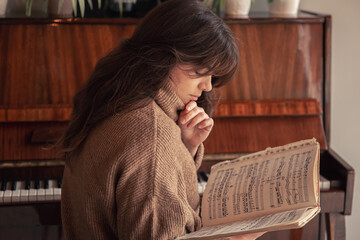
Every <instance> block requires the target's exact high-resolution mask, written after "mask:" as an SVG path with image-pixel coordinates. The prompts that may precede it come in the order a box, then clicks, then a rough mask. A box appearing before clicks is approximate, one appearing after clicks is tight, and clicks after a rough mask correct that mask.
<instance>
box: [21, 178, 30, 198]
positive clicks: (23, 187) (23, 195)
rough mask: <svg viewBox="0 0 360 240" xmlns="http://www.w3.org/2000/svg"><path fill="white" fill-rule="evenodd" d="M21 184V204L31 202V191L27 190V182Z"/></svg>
mask: <svg viewBox="0 0 360 240" xmlns="http://www.w3.org/2000/svg"><path fill="white" fill-rule="evenodd" d="M20 183H21V185H20V202H27V201H29V189H26V181H22V182H20Z"/></svg>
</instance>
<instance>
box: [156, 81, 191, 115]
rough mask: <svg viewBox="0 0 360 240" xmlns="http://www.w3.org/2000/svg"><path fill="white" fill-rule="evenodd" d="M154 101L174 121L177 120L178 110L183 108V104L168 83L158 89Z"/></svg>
mask: <svg viewBox="0 0 360 240" xmlns="http://www.w3.org/2000/svg"><path fill="white" fill-rule="evenodd" d="M155 102H156V103H157V104H158V105H159V106H160V108H161V109H162V110H163V111H164V112H165V113H166V114H167V115H168V116H169V117H170V118H171V119H173V120H174V121H175V122H176V121H177V120H178V117H179V112H180V111H181V110H183V109H184V108H185V104H184V103H183V102H182V101H181V99H180V98H179V97H178V96H177V95H176V93H175V91H174V90H173V89H172V87H171V86H170V84H169V83H168V84H166V85H165V86H164V87H163V88H161V89H160V90H159V92H158V93H157V95H156V97H155Z"/></svg>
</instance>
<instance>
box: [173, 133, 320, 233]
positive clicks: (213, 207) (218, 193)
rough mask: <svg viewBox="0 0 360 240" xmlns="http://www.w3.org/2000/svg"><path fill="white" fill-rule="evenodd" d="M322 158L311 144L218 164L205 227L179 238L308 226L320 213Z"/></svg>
mask: <svg viewBox="0 0 360 240" xmlns="http://www.w3.org/2000/svg"><path fill="white" fill-rule="evenodd" d="M319 156H320V147H319V143H318V142H317V141H316V140H315V139H309V140H303V141H299V142H294V143H291V144H287V145H284V146H280V147H275V148H267V149H266V150H264V151H260V152H257V153H253V154H249V155H246V156H242V157H240V158H237V159H234V160H231V161H224V162H221V163H218V164H216V165H214V166H213V167H212V168H211V172H210V176H209V179H208V182H207V184H206V188H205V192H204V195H203V198H202V207H201V217H202V221H203V228H202V229H201V230H199V231H196V232H194V233H190V234H186V235H185V236H183V237H180V238H178V239H205V238H206V239H212V238H218V237H226V236H234V235H240V234H243V233H250V232H258V231H273V230H282V229H289V228H299V227H302V226H304V225H305V224H306V223H307V222H309V221H310V220H311V219H312V218H313V217H314V216H316V214H317V213H318V212H319V211H320V203H319V202H320V201H319V160H320V159H319Z"/></svg>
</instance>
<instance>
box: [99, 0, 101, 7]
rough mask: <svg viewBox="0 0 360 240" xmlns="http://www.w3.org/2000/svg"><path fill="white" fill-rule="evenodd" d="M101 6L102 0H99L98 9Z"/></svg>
mask: <svg viewBox="0 0 360 240" xmlns="http://www.w3.org/2000/svg"><path fill="white" fill-rule="evenodd" d="M100 8H101V0H98V9H100Z"/></svg>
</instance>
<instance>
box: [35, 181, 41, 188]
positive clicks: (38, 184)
mask: <svg viewBox="0 0 360 240" xmlns="http://www.w3.org/2000/svg"><path fill="white" fill-rule="evenodd" d="M39 188H40V180H39V179H36V180H35V189H39Z"/></svg>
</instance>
